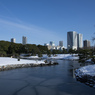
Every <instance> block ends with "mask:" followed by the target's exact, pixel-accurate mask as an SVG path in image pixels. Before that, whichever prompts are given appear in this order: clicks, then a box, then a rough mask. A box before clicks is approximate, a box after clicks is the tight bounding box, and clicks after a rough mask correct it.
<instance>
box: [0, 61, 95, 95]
mask: <svg viewBox="0 0 95 95" xmlns="http://www.w3.org/2000/svg"><path fill="white" fill-rule="evenodd" d="M57 62H58V63H59V65H52V66H42V67H40V66H39V67H31V68H30V67H29V68H19V69H13V70H8V71H1V72H0V95H95V89H94V88H92V87H89V86H87V85H85V84H83V83H80V82H78V81H76V78H75V75H74V71H75V69H76V68H79V67H80V64H79V63H78V62H77V61H67V60H57Z"/></svg>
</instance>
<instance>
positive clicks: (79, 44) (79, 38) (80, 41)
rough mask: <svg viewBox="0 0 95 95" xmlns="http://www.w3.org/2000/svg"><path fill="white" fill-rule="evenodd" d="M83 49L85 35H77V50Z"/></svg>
mask: <svg viewBox="0 0 95 95" xmlns="http://www.w3.org/2000/svg"><path fill="white" fill-rule="evenodd" d="M82 47H83V35H82V34H77V48H78V49H79V48H82Z"/></svg>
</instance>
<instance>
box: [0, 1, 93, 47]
mask: <svg viewBox="0 0 95 95" xmlns="http://www.w3.org/2000/svg"><path fill="white" fill-rule="evenodd" d="M68 31H76V32H77V33H81V34H83V40H86V39H87V40H90V41H91V44H92V45H93V43H92V40H91V39H92V37H95V0H0V40H5V41H10V39H11V38H15V39H16V43H22V36H26V37H27V43H29V44H37V45H38V44H41V45H44V43H49V42H50V41H54V42H55V45H58V44H59V41H63V45H64V46H65V47H67V32H68Z"/></svg>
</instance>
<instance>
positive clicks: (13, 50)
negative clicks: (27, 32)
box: [0, 41, 66, 56]
mask: <svg viewBox="0 0 95 95" xmlns="http://www.w3.org/2000/svg"><path fill="white" fill-rule="evenodd" d="M22 53H25V54H27V53H31V54H32V55H36V54H38V56H42V54H48V55H51V54H62V53H66V51H60V50H52V51H51V50H48V48H47V47H46V46H43V45H35V44H26V45H22V44H20V43H11V42H8V41H0V56H19V55H20V54H22Z"/></svg>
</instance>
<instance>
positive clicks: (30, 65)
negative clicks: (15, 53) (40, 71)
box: [0, 61, 58, 71]
mask: <svg viewBox="0 0 95 95" xmlns="http://www.w3.org/2000/svg"><path fill="white" fill-rule="evenodd" d="M57 64H58V63H57V62H51V61H50V62H49V63H40V64H37V63H26V64H11V65H4V66H0V71H4V70H10V69H16V68H27V67H37V66H50V65H57Z"/></svg>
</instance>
